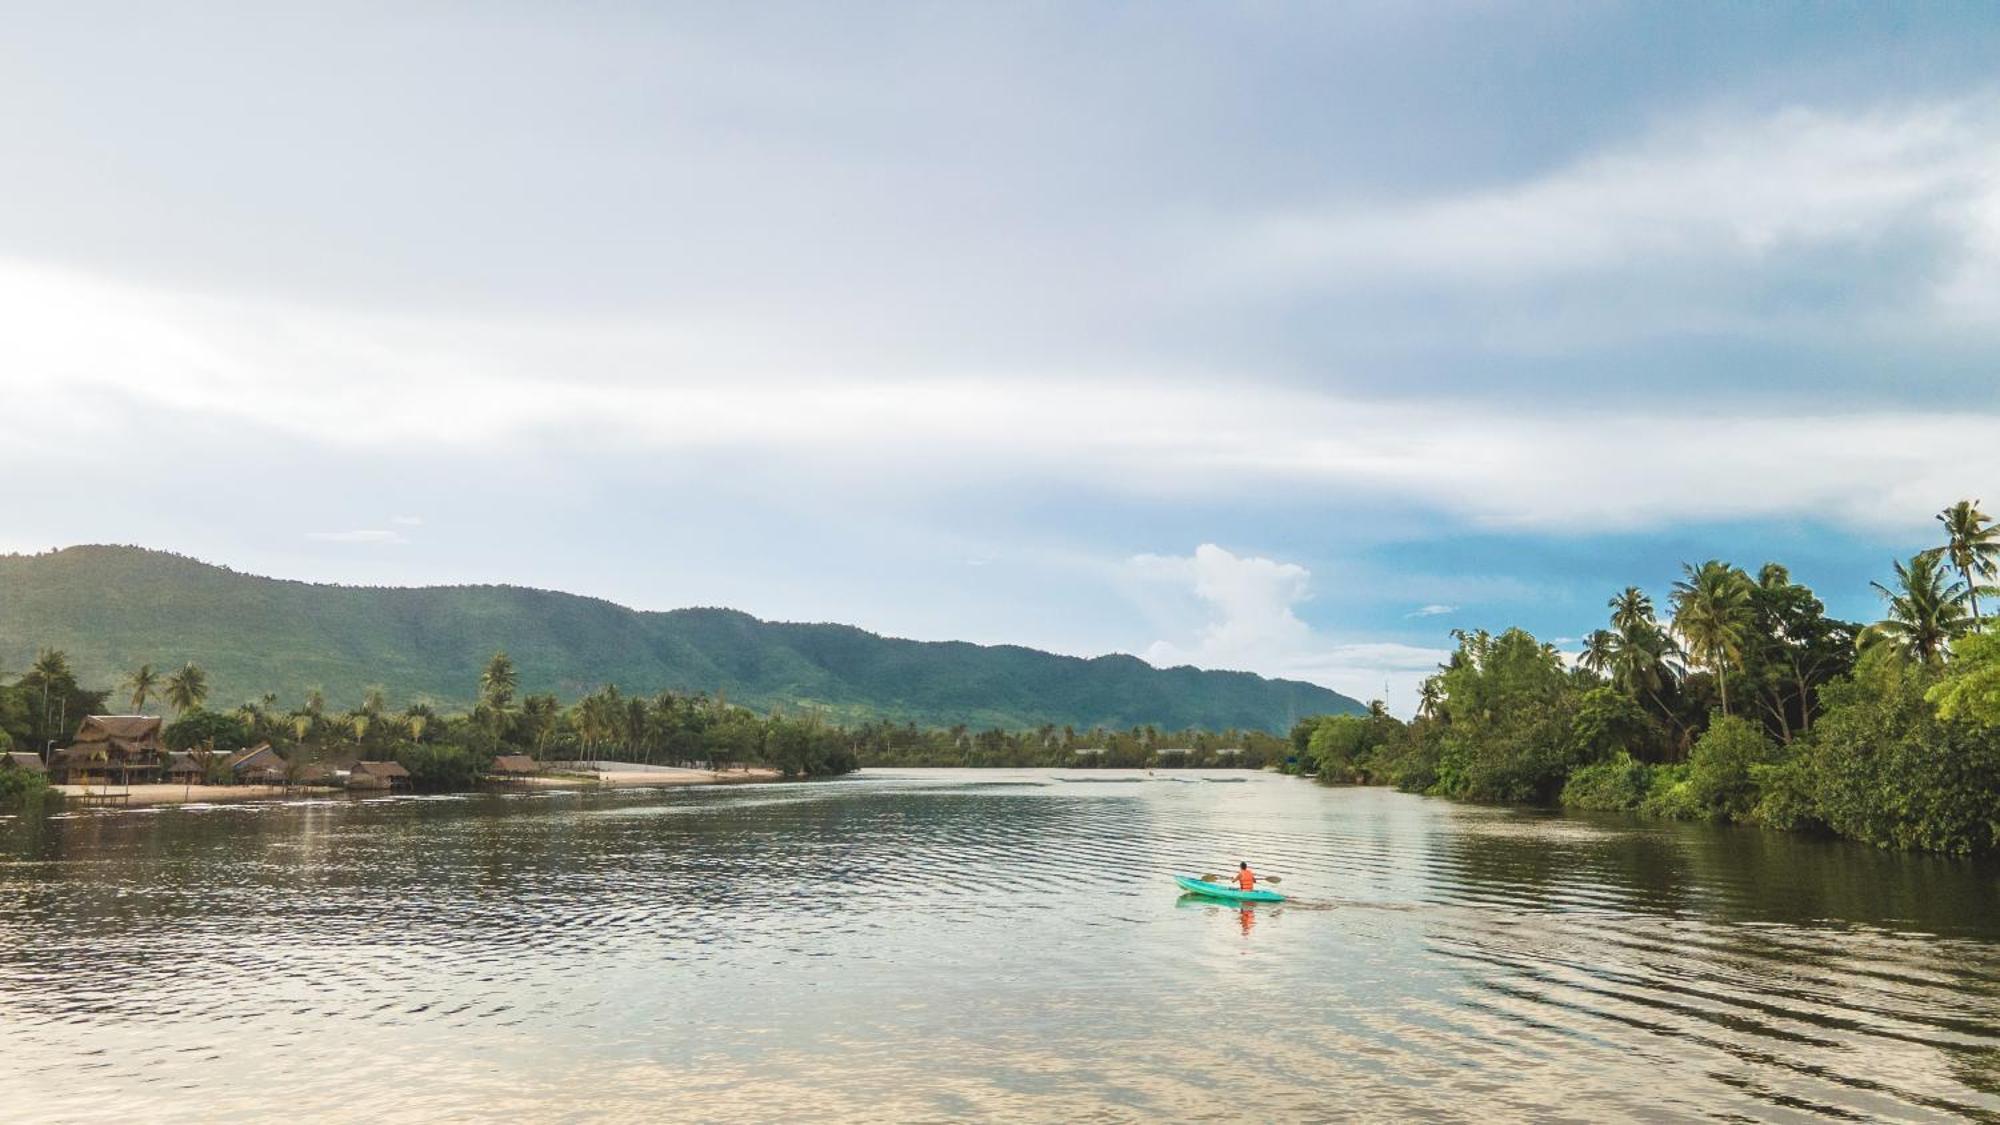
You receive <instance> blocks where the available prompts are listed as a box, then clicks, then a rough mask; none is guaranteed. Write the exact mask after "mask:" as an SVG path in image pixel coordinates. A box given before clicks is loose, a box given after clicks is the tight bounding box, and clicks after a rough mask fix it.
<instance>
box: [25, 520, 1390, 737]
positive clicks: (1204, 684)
mask: <svg viewBox="0 0 2000 1125" xmlns="http://www.w3.org/2000/svg"><path fill="white" fill-rule="evenodd" d="M43 645H48V646H53V647H56V648H60V649H63V650H64V651H66V652H67V653H68V654H69V657H70V661H71V664H72V665H73V666H74V667H75V668H76V670H77V672H78V675H79V677H80V678H81V679H82V680H83V681H84V682H85V683H86V684H88V685H91V686H100V687H102V686H113V685H116V684H118V683H121V682H122V681H123V680H124V678H125V676H126V674H127V673H129V672H130V671H131V669H133V668H135V667H137V666H138V665H140V664H141V663H146V662H151V663H152V664H154V665H155V666H156V667H177V666H179V664H180V663H182V662H183V661H188V660H192V661H194V662H195V663H196V664H199V665H200V666H201V667H202V668H203V669H205V670H206V671H207V672H208V674H209V679H210V684H211V706H233V705H234V704H236V703H238V702H241V701H243V700H245V699H250V698H254V697H255V696H257V695H259V694H261V693H263V692H266V691H276V692H278V693H279V694H280V695H281V696H282V697H283V699H284V701H285V702H286V703H287V704H291V703H295V702H296V701H297V699H298V698H299V697H300V696H302V695H303V694H304V692H305V691H307V690H308V689H310V688H314V687H317V688H320V689H322V690H324V691H325V692H326V694H327V696H328V698H329V701H330V702H332V703H333V704H335V705H352V704H353V703H355V702H358V701H359V699H360V698H361V695H362V693H363V692H364V691H365V690H366V689H367V688H369V687H371V686H380V687H381V688H383V689H384V691H385V692H386V693H387V694H388V696H389V698H390V699H391V701H392V702H396V703H399V704H400V703H401V702H403V701H407V700H411V699H418V698H424V699H430V700H434V701H437V702H441V703H448V704H460V703H466V702H469V700H470V698H471V696H472V694H473V692H474V690H475V685H476V684H477V682H478V678H479V671H480V668H481V667H482V666H483V665H484V663H485V661H486V658H487V657H489V656H491V655H492V653H493V652H494V650H496V649H506V650H507V652H508V654H509V655H511V656H512V657H513V659H514V663H515V666H516V667H517V668H518V669H519V670H520V675H521V688H522V690H523V691H525V692H535V691H553V692H556V693H557V694H559V695H561V696H562V697H563V698H564V699H566V700H567V699H570V698H573V697H575V696H577V695H579V694H581V693H583V692H585V691H588V690H590V689H592V688H594V687H597V686H600V685H602V684H606V683H615V684H617V685H618V686H619V687H620V688H621V689H623V690H625V691H627V692H638V693H643V694H651V693H653V692H657V691H662V690H673V691H680V692H694V691H706V692H709V693H710V694H717V693H720V694H724V695H726V696H727V697H728V698H729V699H731V700H733V701H736V702H739V703H743V704H745V705H748V706H752V707H757V708H760V709H764V708H771V707H785V708H788V709H803V708H818V709H821V710H823V711H824V712H826V713H827V714H829V715H830V716H831V717H834V718H837V719H840V720H843V721H853V720H858V719H863V718H886V719H893V720H896V721H899V722H900V721H909V722H914V723H917V724H919V725H940V726H950V725H954V724H958V723H964V724H966V725H968V726H975V727H987V726H1000V727H1007V728H1012V729H1022V728H1028V727H1035V726H1040V725H1042V724H1044V723H1052V724H1055V725H1057V726H1063V725H1071V726H1075V727H1078V728H1086V727H1090V726H1095V725H1103V726H1107V727H1116V728H1129V727H1133V726H1143V725H1146V724H1152V725H1154V726H1158V727H1161V728H1163V729H1180V728H1185V727H1204V728H1208V729H1215V730H1220V729H1225V728H1231V727H1234V728H1238V729H1258V730H1268V731H1283V730H1285V729H1286V728H1288V727H1289V725H1290V724H1291V723H1292V722H1293V721H1294V720H1295V719H1298V718H1300V717H1303V716H1306V715H1314V714H1326V713H1336V712H1354V711H1361V710H1363V709H1364V708H1363V707H1362V706H1361V704H1359V703H1357V702H1356V701H1355V700H1353V699H1350V698H1348V697H1346V696H1344V695H1341V694H1339V693H1337V692H1333V691H1329V690H1327V689H1326V688H1323V687H1319V686H1318V685H1316V684H1308V683H1302V682H1299V681H1296V680H1273V679H1266V678H1264V677H1261V676H1257V675H1253V674H1251V673H1248V672H1210V671H1202V670H1199V669H1195V668H1187V667H1182V668H1155V667H1153V666H1152V665H1149V664H1147V663H1146V662H1144V661H1142V660H1139V659H1138V658H1136V657H1132V656H1122V655H1119V656H1100V657H1096V658H1094V659H1088V660H1086V659H1081V658H1078V657H1071V656H1059V655H1056V654H1054V653H1048V652H1041V651H1038V650H1036V649H1030V648H1021V647H1018V646H1013V645H994V646H985V645H975V644H969V643H965V642H960V641H942V642H938V641H909V640H900V639H896V638H891V637H882V636H878V635H876V634H874V633H870V632H867V631H865V630H862V629H858V628H854V627H852V626H847V625H824V624H791V623H784V622H771V621H761V620H758V619H757V618H755V617H752V616H750V615H749V614H747V613H741V612H738V611H736V610H730V609H677V610H669V611H665V612H650V611H642V610H633V609H628V608H625V607H623V606H619V605H615V604H613V603H611V602H608V601H604V600H602V599H598V598H591V597H585V596H581V595H577V594H565V593H558V592H554V591H549V590H535V589H528V588H525V587H517V586H427V587H362V586H336V585H317V584H312V583H305V582H295V581H287V580H283V579H275V578H263V577H258V576H255V575H248V574H239V573H237V572H235V571H233V570H229V569H227V568H225V567H220V566H214V565H211V564H209V563H204V562H199V561H196V560H194V559H190V558H186V557H183V556H180V555H173V554H168V553H165V552H161V551H151V550H145V549H142V548H137V547H110V546H83V547H69V548H65V549H63V550H60V551H54V552H50V553H48V554H41V555H0V672H4V674H6V675H7V676H8V677H9V678H10V679H11V678H12V677H14V676H18V675H19V674H20V673H21V671H22V670H23V669H24V668H25V667H26V665H27V662H28V661H29V660H30V659H32V657H33V654H34V650H35V648H37V647H38V646H43ZM114 698H115V693H114Z"/></svg>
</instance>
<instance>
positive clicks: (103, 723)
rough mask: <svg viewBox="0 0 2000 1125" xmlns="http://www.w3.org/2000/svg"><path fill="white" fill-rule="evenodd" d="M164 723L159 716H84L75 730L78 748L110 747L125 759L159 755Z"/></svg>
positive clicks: (75, 741) (161, 749)
mask: <svg viewBox="0 0 2000 1125" xmlns="http://www.w3.org/2000/svg"><path fill="white" fill-rule="evenodd" d="M163 722H164V720H162V719H161V718H160V717H159V716H158V715H85V716H84V717H83V722H82V724H81V725H79V726H78V727H77V728H76V738H75V739H74V740H73V741H74V744H75V745H77V746H99V745H101V746H109V747H110V748H111V749H112V750H114V751H116V752H118V753H120V754H123V755H125V756H128V757H129V756H132V755H136V754H158V753H160V752H162V751H163V750H164V749H165V747H164V746H162V745H161V744H160V731H161V728H162V725H163Z"/></svg>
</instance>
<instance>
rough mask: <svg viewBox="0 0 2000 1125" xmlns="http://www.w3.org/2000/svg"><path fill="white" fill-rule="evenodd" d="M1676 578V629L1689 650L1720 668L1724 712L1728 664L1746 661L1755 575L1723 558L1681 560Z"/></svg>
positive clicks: (1718, 679) (1726, 711)
mask: <svg viewBox="0 0 2000 1125" xmlns="http://www.w3.org/2000/svg"><path fill="white" fill-rule="evenodd" d="M1681 571H1682V574H1683V577H1682V579H1681V580H1680V581H1679V582H1676V583H1674V629H1675V631H1676V632H1678V633H1680V635H1681V636H1682V638H1684V639H1685V640H1686V641H1687V646H1688V652H1689V655H1691V656H1693V657H1694V658H1695V659H1696V660H1697V661H1699V662H1701V663H1702V664H1704V665H1706V666H1707V667H1709V668H1710V669H1712V670H1714V672H1715V681H1716V686H1717V688H1718V689H1719V690H1720V692H1721V694H1722V713H1723V714H1724V715H1727V714H1729V669H1730V667H1731V666H1732V665H1736V664H1740V663H1742V661H1743V644H1744V641H1745V640H1746V639H1747V636H1748V632H1749V623H1750V576H1749V575H1747V574H1744V573H1743V571H1742V570H1740V569H1738V568H1737V567H1733V566H1730V565H1729V564H1728V563H1725V562H1723V561H1722V560H1720V559H1710V560H1708V561H1707V562H1705V563H1702V564H1701V565H1700V566H1699V567H1696V566H1693V565H1691V564H1688V563H1683V564H1681Z"/></svg>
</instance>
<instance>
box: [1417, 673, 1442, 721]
mask: <svg viewBox="0 0 2000 1125" xmlns="http://www.w3.org/2000/svg"><path fill="white" fill-rule="evenodd" d="M1443 710H1444V684H1443V683H1442V682H1441V681H1440V680H1439V679H1438V677H1436V676H1432V677H1431V678H1429V679H1427V680H1425V681H1424V683H1423V686H1422V687H1420V688H1418V689H1417V714H1418V715H1420V716H1422V717H1424V718H1426V719H1435V718H1437V717H1438V714H1439V713H1440V712H1441V711H1443Z"/></svg>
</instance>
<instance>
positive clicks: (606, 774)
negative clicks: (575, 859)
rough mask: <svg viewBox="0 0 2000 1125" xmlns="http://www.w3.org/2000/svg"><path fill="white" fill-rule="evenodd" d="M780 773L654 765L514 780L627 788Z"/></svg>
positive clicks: (538, 785) (737, 780)
mask: <svg viewBox="0 0 2000 1125" xmlns="http://www.w3.org/2000/svg"><path fill="white" fill-rule="evenodd" d="M778 777H779V774H778V771H777V770H771V769H747V770H728V771H726V772H723V773H714V772H711V771H709V770H687V769H677V768H674V767H671V766H652V767H645V768H637V769H619V770H591V771H582V772H560V773H546V774H539V775H537V776H534V777H526V778H520V779H518V780H516V781H514V782H512V784H515V785H520V786H525V787H527V788H531V789H569V788H573V787H575V786H578V785H592V786H603V787H605V788H608V789H624V788H631V787H634V786H661V785H741V784H744V783H746V782H755V781H776V780H778Z"/></svg>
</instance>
